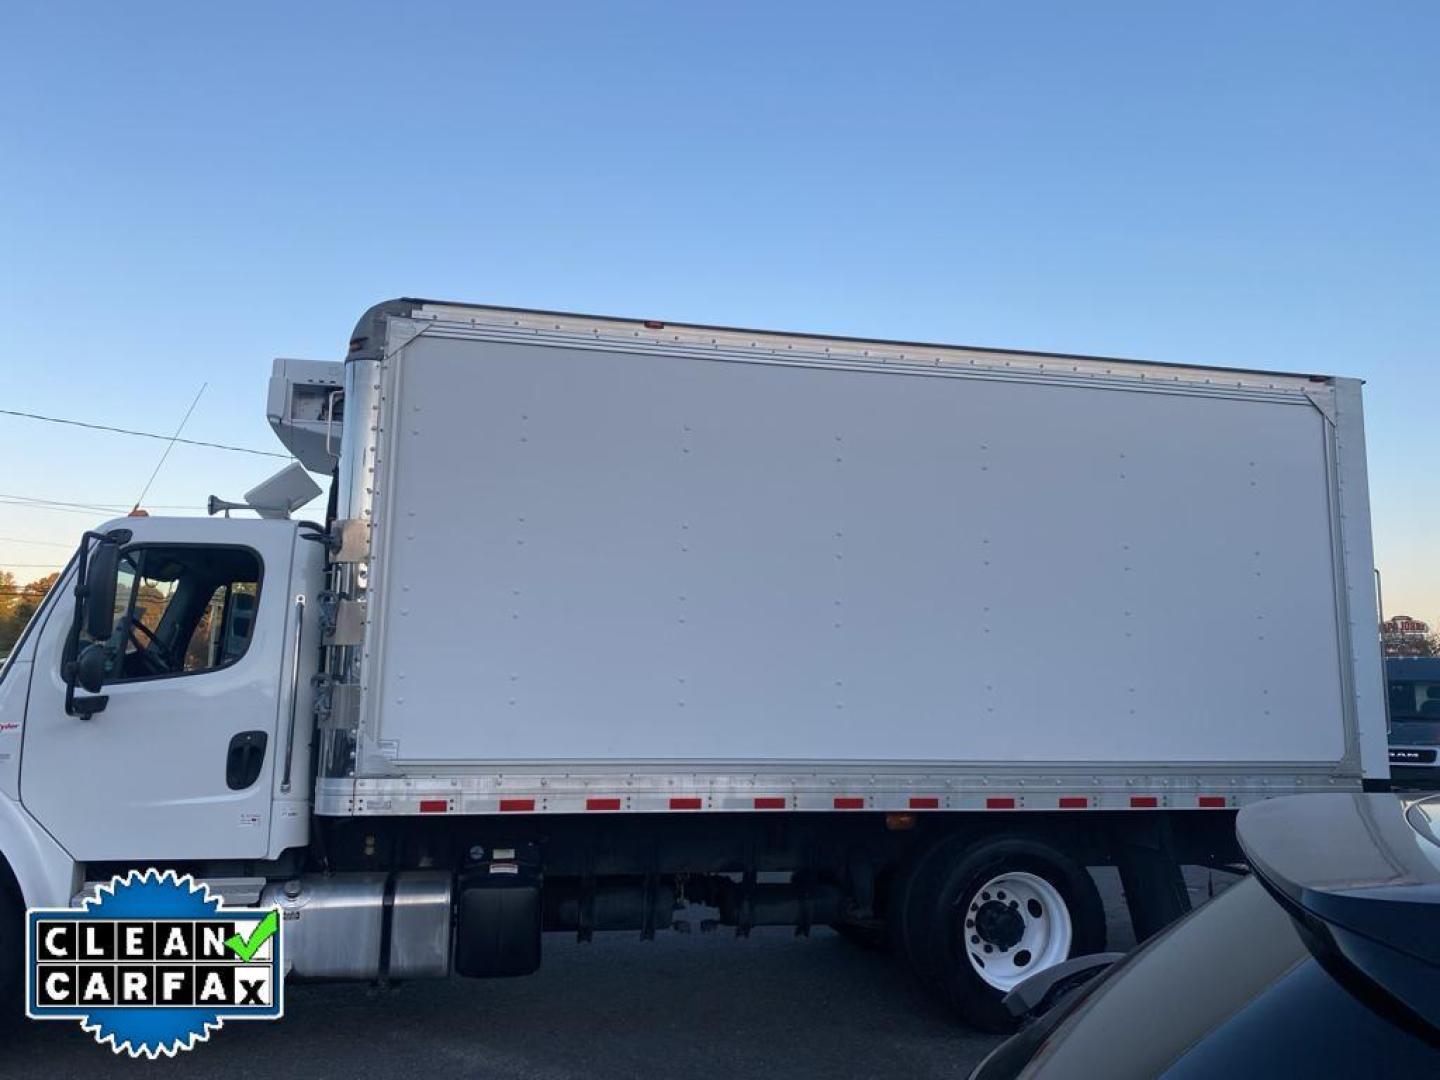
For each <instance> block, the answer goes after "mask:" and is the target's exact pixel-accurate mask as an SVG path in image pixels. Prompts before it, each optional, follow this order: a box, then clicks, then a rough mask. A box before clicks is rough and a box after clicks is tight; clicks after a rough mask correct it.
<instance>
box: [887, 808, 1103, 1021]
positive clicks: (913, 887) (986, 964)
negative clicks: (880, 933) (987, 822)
mask: <svg viewBox="0 0 1440 1080" xmlns="http://www.w3.org/2000/svg"><path fill="white" fill-rule="evenodd" d="M904 921H905V925H904V928H903V944H904V955H905V956H906V958H907V959H908V960H909V962H910V964H911V966H912V967H913V968H914V969H915V971H916V972H917V973H918V974H919V975H920V977H921V978H922V980H924V981H925V983H926V984H927V985H928V986H929V987H930V988H931V989H933V990H934V991H935V992H936V993H937V994H938V995H939V996H940V997H941V998H943V999H944V1000H945V1001H946V1002H947V1003H948V1004H950V1005H951V1006H952V1007H953V1008H955V1009H956V1010H957V1011H958V1012H959V1013H960V1014H961V1015H962V1016H963V1017H964V1018H965V1019H966V1020H968V1021H969V1022H970V1023H972V1024H974V1025H975V1026H976V1027H980V1028H984V1029H985V1030H988V1031H1004V1030H1008V1029H1010V1028H1012V1027H1014V1026H1015V1020H1014V1018H1013V1017H1011V1016H1010V1014H1009V1013H1008V1012H1007V1011H1006V1009H1005V1008H1004V1006H1003V1005H1002V1004H1001V999H1002V998H1003V997H1004V996H1005V995H1006V994H1007V993H1009V992H1010V991H1011V990H1013V989H1014V988H1015V987H1016V986H1017V985H1019V984H1020V983H1021V982H1023V981H1024V980H1025V979H1027V978H1029V977H1030V976H1031V975H1033V974H1035V973H1036V972H1037V971H1041V970H1043V969H1045V968H1047V967H1050V966H1051V965H1053V964H1058V963H1059V962H1060V961H1062V960H1065V959H1067V958H1069V957H1071V956H1082V955H1084V954H1086V953H1092V952H1099V951H1100V950H1101V949H1103V948H1104V947H1105V914H1104V906H1103V905H1102V904H1101V901H1100V893H1099V891H1098V890H1097V889H1096V888H1095V883H1094V881H1093V880H1091V878H1090V875H1089V873H1087V872H1086V870H1085V868H1084V867H1083V866H1081V865H1080V864H1079V863H1077V862H1076V861H1075V860H1074V859H1071V858H1070V857H1069V856H1068V855H1065V854H1064V853H1063V852H1060V851H1058V850H1056V849H1055V848H1054V847H1052V846H1050V845H1049V844H1047V843H1045V842H1044V841H1041V840H1038V839H1036V838H1034V837H1029V836H1022V835H1011V836H999V837H993V838H988V839H981V840H973V841H970V842H968V843H967V842H965V841H963V840H959V839H956V840H952V841H949V842H946V843H944V844H942V845H940V846H939V847H938V848H936V849H935V850H934V851H933V852H932V853H931V854H930V856H929V857H928V858H926V859H925V861H924V862H923V863H922V864H921V865H920V867H918V868H917V872H916V873H915V875H914V877H913V879H912V881H911V883H910V886H909V889H908V895H907V897H906V903H905V920H904Z"/></svg>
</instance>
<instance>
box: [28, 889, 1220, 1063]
mask: <svg viewBox="0 0 1440 1080" xmlns="http://www.w3.org/2000/svg"><path fill="white" fill-rule="evenodd" d="M1097 877H1098V878H1099V880H1100V886H1101V894H1102V895H1103V896H1104V898H1105V905H1106V911H1107V915H1108V919H1109V924H1110V946H1111V948H1117V949H1125V948H1128V947H1129V946H1130V944H1131V943H1132V942H1133V940H1134V939H1133V937H1132V935H1131V932H1130V925H1129V919H1128V917H1127V915H1126V913H1125V906H1124V900H1123V897H1122V896H1121V893H1120V889H1119V886H1118V883H1117V881H1116V877H1115V875H1114V874H1113V873H1111V872H1105V871H1102V872H1100V873H1098V874H1097ZM1187 877H1188V879H1189V882H1190V885H1191V893H1192V896H1193V898H1194V900H1195V902H1196V903H1197V904H1198V903H1200V902H1203V901H1204V899H1205V898H1206V897H1207V896H1208V895H1209V894H1210V892H1211V891H1212V889H1218V888H1220V887H1223V881H1222V878H1223V877H1224V876H1223V875H1219V874H1211V873H1209V872H1207V871H1203V870H1191V871H1189V872H1188V874H1187ZM997 1042H998V1039H997V1038H996V1037H995V1036H990V1035H984V1034H981V1033H979V1032H976V1031H974V1030H972V1029H970V1028H968V1027H966V1026H964V1025H963V1024H961V1023H959V1022H958V1021H956V1020H955V1019H954V1018H953V1017H952V1016H951V1015H950V1014H948V1013H947V1012H946V1011H945V1010H944V1009H943V1008H941V1007H940V1006H939V1005H938V1004H936V1003H935V1002H934V1001H932V1000H931V999H930V998H929V997H928V996H926V994H925V993H924V992H923V991H921V990H920V989H919V988H918V987H917V986H915V985H914V983H913V982H912V980H911V979H910V977H909V976H908V975H907V974H906V972H905V971H904V970H903V969H902V968H901V967H900V966H899V965H898V964H895V963H892V962H891V960H890V958H889V957H888V956H887V955H886V954H885V953H882V952H869V951H866V950H863V949H859V948H856V947H855V946H853V945H849V944H847V943H846V942H844V941H842V940H841V939H840V938H838V937H836V936H835V935H834V934H833V933H831V932H830V931H828V930H816V931H815V932H814V933H813V935H812V936H811V937H810V938H809V939H805V938H796V937H795V936H794V934H793V932H791V931H788V930H781V929H763V930H756V931H754V932H753V933H752V934H751V936H750V937H749V938H748V939H744V940H739V941H737V940H734V937H733V932H731V931H727V930H724V929H722V930H719V931H717V932H715V933H713V934H695V935H690V936H683V935H679V934H664V935H662V938H661V939H660V940H658V941H654V942H642V941H638V940H636V939H635V938H634V937H633V936H631V935H629V934H601V935H597V937H596V940H595V941H594V942H592V943H591V944H588V945H579V944H576V943H575V942H574V941H573V940H572V939H569V938H568V937H566V936H564V935H547V937H546V940H545V963H544V966H543V967H542V968H541V970H540V972H539V973H538V974H536V975H532V976H529V977H527V978H521V979H509V980H467V979H450V980H446V981H443V982H417V983H412V984H409V985H405V986H400V987H397V988H395V989H392V990H386V991H377V990H373V989H370V988H367V987H364V986H356V985H349V984H345V985H311V986H303V985H302V986H293V987H290V988H288V990H287V995H286V1015H285V1018H284V1019H283V1020H281V1021H280V1022H278V1023H274V1024H270V1023H265V1024H250V1025H246V1024H238V1023H232V1024H230V1025H228V1026H226V1027H225V1028H224V1029H223V1030H221V1031H219V1032H217V1033H216V1034H215V1035H214V1036H213V1037H212V1039H211V1041H210V1043H209V1044H208V1045H201V1046H197V1047H196V1049H195V1050H193V1051H191V1052H190V1053H188V1054H182V1055H180V1056H179V1057H178V1058H176V1059H174V1060H161V1061H157V1062H150V1061H145V1060H140V1061H132V1060H130V1059H128V1058H123V1057H117V1056H115V1055H114V1054H112V1053H111V1052H110V1050H109V1049H108V1048H103V1047H99V1046H97V1045H96V1044H95V1042H94V1041H93V1040H92V1039H91V1037H90V1036H89V1035H87V1034H85V1033H83V1032H82V1031H80V1029H79V1027H78V1025H76V1024H74V1023H71V1022H53V1023H45V1024H39V1023H30V1024H27V1025H26V1026H25V1027H24V1028H23V1029H22V1030H21V1031H20V1032H19V1033H18V1035H12V1036H11V1037H10V1040H9V1042H8V1044H7V1045H5V1046H3V1047H0V1076H4V1077H6V1078H9V1080H60V1078H69V1077H74V1076H83V1077H85V1078H86V1080H92V1078H100V1077H110V1076H139V1075H142V1074H143V1075H145V1076H152V1077H165V1076H194V1077H206V1078H216V1080H225V1078H231V1077H234V1078H240V1077H245V1078H254V1077H257V1076H264V1077H292V1076H294V1077H300V1076H303V1077H306V1078H309V1080H332V1078H333V1080H359V1078H362V1077H385V1078H400V1080H412V1078H413V1080H426V1078H429V1077H445V1078H447V1080H448V1078H453V1077H484V1078H487V1080H531V1078H534V1080H570V1078H584V1080H609V1078H616V1080H618V1078H622V1077H623V1078H626V1080H629V1078H631V1077H636V1076H641V1075H657V1076H660V1077H663V1078H665V1080H687V1078H691V1077H694V1078H697V1080H699V1078H702V1077H703V1078H705V1080H713V1078H714V1077H716V1076H740V1077H745V1076H765V1077H769V1078H774V1077H823V1078H825V1080H837V1078H843V1077H876V1078H884V1077H903V1078H905V1080H921V1078H926V1077H964V1076H965V1075H967V1074H968V1073H969V1071H970V1069H972V1068H973V1067H974V1066H975V1064H976V1063H977V1062H979V1061H980V1059H981V1058H983V1057H984V1056H985V1054H986V1053H988V1052H989V1050H990V1049H991V1048H992V1047H993V1046H994V1045H995V1044H996V1043H997Z"/></svg>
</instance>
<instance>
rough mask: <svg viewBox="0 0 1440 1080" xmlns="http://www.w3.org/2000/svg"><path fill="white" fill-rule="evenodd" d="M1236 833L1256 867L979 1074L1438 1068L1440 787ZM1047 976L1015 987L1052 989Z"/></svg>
mask: <svg viewBox="0 0 1440 1080" xmlns="http://www.w3.org/2000/svg"><path fill="white" fill-rule="evenodd" d="M1237 827H1238V831H1239V839H1240V844H1241V846H1242V847H1243V848H1244V850H1245V854H1246V857H1247V859H1248V860H1249V862H1250V865H1251V868H1252V869H1253V871H1254V873H1253V874H1252V875H1251V876H1250V877H1247V878H1245V879H1244V880H1242V881H1240V882H1239V883H1237V884H1236V885H1234V886H1232V887H1231V888H1230V889H1229V890H1228V891H1226V892H1224V893H1222V894H1221V895H1220V896H1219V897H1217V898H1216V899H1215V900H1212V901H1211V902H1210V903H1208V904H1206V905H1205V906H1204V907H1202V908H1200V909H1199V910H1198V911H1196V912H1195V913H1194V914H1192V915H1190V916H1189V917H1188V918H1185V919H1183V920H1181V921H1180V922H1178V923H1176V924H1175V925H1174V926H1172V927H1171V928H1170V929H1168V930H1166V931H1165V932H1164V933H1162V934H1160V935H1158V936H1157V937H1155V938H1154V939H1152V940H1151V941H1150V942H1148V943H1147V944H1145V945H1144V946H1142V947H1140V948H1139V949H1137V950H1135V951H1134V952H1132V953H1131V954H1130V955H1129V956H1128V957H1126V958H1125V959H1123V960H1121V961H1119V962H1118V963H1115V964H1114V965H1112V966H1110V967H1109V968H1108V969H1107V970H1105V971H1104V972H1103V974H1099V975H1096V976H1095V977H1094V978H1092V979H1090V981H1089V982H1086V983H1083V985H1080V986H1078V987H1077V988H1075V989H1072V990H1070V992H1069V993H1068V994H1066V995H1065V996H1063V997H1060V998H1059V1000H1058V1001H1056V1002H1055V1003H1054V1004H1053V1005H1052V1006H1051V1008H1050V1009H1049V1011H1048V1012H1045V1013H1043V1014H1042V1015H1038V1016H1035V1017H1034V1018H1032V1019H1031V1020H1029V1021H1028V1023H1027V1024H1026V1026H1024V1027H1023V1028H1021V1029H1020V1031H1019V1032H1018V1033H1017V1034H1016V1035H1014V1036H1013V1037H1012V1038H1011V1039H1009V1040H1008V1041H1007V1042H1005V1043H1004V1044H1002V1045H1001V1046H1000V1047H998V1048H997V1049H996V1050H995V1051H994V1053H992V1054H991V1055H990V1056H989V1057H988V1058H986V1059H985V1061H984V1062H982V1063H981V1064H980V1066H979V1067H978V1068H977V1069H976V1070H975V1072H974V1073H973V1074H972V1080H1001V1078H1010V1077H1025V1078H1027V1080H1028V1078H1035V1080H1040V1078H1044V1080H1059V1078H1085V1080H1090V1078H1094V1077H1105V1078H1106V1080H1125V1078H1129V1077H1166V1078H1169V1080H1179V1078H1186V1080H1188V1078H1191V1077H1223V1078H1224V1080H1238V1078H1242V1077H1289V1076H1297V1077H1299V1076H1304V1077H1319V1076H1326V1077H1328V1076H1336V1077H1351V1076H1356V1077H1360V1076H1364V1077H1407V1078H1408V1077H1440V796H1436V795H1431V796H1416V797H1413V798H1404V797H1401V796H1398V795H1391V794H1385V795H1376V794H1366V795H1359V794H1357V795H1341V794H1336V795H1297V796H1292V797H1290V798H1283V799H1274V800H1271V801H1268V802H1264V803H1259V804H1256V805H1254V806H1250V807H1247V808H1246V809H1245V810H1243V811H1242V812H1241V814H1240V816H1239V821H1238V826H1237ZM1084 974H1085V972H1084V971H1083V970H1077V975H1076V978H1077V979H1078V978H1083V976H1084ZM1044 978H1045V973H1041V975H1040V976H1037V977H1036V980H1037V986H1036V987H1029V988H1028V990H1029V993H1028V995H1027V994H1026V991H1027V986H1026V985H1025V984H1022V985H1021V986H1020V987H1019V988H1017V990H1016V991H1015V992H1014V994H1013V995H1012V996H1014V997H1015V999H1016V1000H1017V1001H1031V1000H1034V999H1035V998H1036V997H1044V988H1043V983H1042V982H1041V980H1044ZM1072 981H1073V980H1072ZM1062 982H1063V980H1062ZM1050 996H1051V997H1053V996H1054V995H1053V994H1052V995H1050Z"/></svg>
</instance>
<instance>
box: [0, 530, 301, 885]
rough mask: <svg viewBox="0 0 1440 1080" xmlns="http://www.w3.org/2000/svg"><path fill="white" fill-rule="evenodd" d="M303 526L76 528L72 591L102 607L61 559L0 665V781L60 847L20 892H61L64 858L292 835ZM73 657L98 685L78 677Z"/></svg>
mask: <svg viewBox="0 0 1440 1080" xmlns="http://www.w3.org/2000/svg"><path fill="white" fill-rule="evenodd" d="M303 537H304V531H303V529H302V528H301V527H300V526H299V525H298V524H297V523H295V522H292V521H288V520H242V519H238V518H235V519H224V518H219V519H193V518H178V519H177V518H152V517H133V518H125V519H121V520H118V521H114V522H110V523H108V524H106V525H104V526H101V528H100V529H98V530H96V532H95V533H94V534H87V539H86V545H87V548H88V550H87V552H86V561H87V562H88V563H89V567H90V573H89V580H88V582H87V584H86V591H87V592H88V594H89V599H90V602H91V606H92V607H93V605H94V603H95V602H96V601H100V602H103V603H105V604H106V605H107V608H108V610H106V611H103V612H97V613H95V617H93V618H89V617H86V612H85V611H84V610H83V605H77V604H76V602H75V592H76V584H77V581H76V579H77V574H78V572H79V570H80V567H81V559H79V558H77V559H76V560H73V561H72V562H71V564H70V566H69V567H68V568H67V569H66V570H65V571H64V573H62V575H61V577H60V579H59V580H58V581H57V583H56V585H55V587H54V588H53V590H52V591H51V595H50V596H49V597H48V598H47V600H46V602H45V604H44V605H43V606H42V607H41V609H40V610H39V612H37V614H36V616H35V618H34V621H33V623H32V625H31V626H30V627H29V629H28V630H27V632H26V634H25V636H24V638H23V639H22V640H21V641H20V642H19V643H18V645H17V647H16V649H15V652H14V655H13V656H12V657H11V659H10V661H9V663H8V664H7V666H6V668H5V670H4V674H3V677H0V793H3V795H4V796H5V797H6V798H7V799H9V800H14V803H12V805H11V807H10V810H9V813H11V814H17V813H24V814H26V815H29V816H30V817H32V818H33V819H34V820H35V821H36V822H37V823H39V825H40V826H41V827H42V828H43V831H44V834H45V836H46V837H47V838H48V839H50V840H51V841H53V842H54V843H55V844H57V845H58V846H59V848H60V849H62V850H63V852H64V855H65V858H64V859H62V858H60V857H58V855H57V856H56V858H55V859H54V860H50V861H52V862H54V863H55V864H57V865H56V866H55V867H52V868H51V869H50V870H48V871H47V872H44V873H42V874H41V875H40V881H39V882H29V883H28V884H29V885H30V887H29V888H26V889H25V895H26V897H27V900H29V902H30V903H31V904H38V903H64V902H67V901H68V900H69V897H70V895H71V892H70V890H71V887H72V886H73V885H75V884H76V883H75V882H71V881H68V880H67V875H65V874H64V873H61V872H60V870H59V869H58V864H60V863H63V862H65V861H71V862H76V863H86V864H97V863H98V864H103V863H106V862H116V863H121V862H123V863H138V864H144V863H152V864H165V863H174V862H176V861H181V860H199V859H204V860H211V861H213V860H217V859H219V860H232V859H233V860H264V859H274V858H276V857H277V856H278V855H279V853H280V852H282V851H284V850H285V849H287V848H294V847H297V846H301V845H303V844H304V843H305V840H306V835H307V832H306V827H307V823H308V818H309V790H308V783H307V782H300V783H297V782H296V780H297V778H299V777H307V776H308V771H307V770H308V768H309V753H310V748H309V731H310V725H309V692H310V691H309V680H310V677H311V675H312V674H313V673H314V669H315V662H316V660H315V658H316V655H317V650H316V649H315V648H308V649H307V648H306V644H307V627H306V622H307V620H310V621H313V604H312V603H311V602H310V600H311V597H313V595H314V593H315V590H316V586H317V583H318V582H319V581H320V579H321V574H322V572H323V558H324V555H323V550H322V549H321V548H320V546H319V545H317V544H315V543H309V542H306V540H305V539H304V538H303ZM102 548H103V549H107V555H106V557H104V558H103V559H102V558H100V557H98V556H97V554H96V552H97V551H99V550H101V549H102ZM101 575H103V577H104V580H99V578H100V576H101ZM313 635H314V630H313V627H311V628H310V640H309V643H310V644H312V645H313V643H314V641H315V640H316V638H315V637H314V636H313ZM84 663H90V664H93V665H94V666H96V667H97V668H98V669H99V677H98V678H95V677H94V674H93V673H92V674H91V675H90V676H89V677H90V678H94V681H95V684H96V692H93V693H92V692H87V691H86V690H85V688H84V687H83V686H82V685H77V682H78V680H79V679H80V678H81V677H83V676H84V675H85V673H84V672H83V671H80V670H77V669H80V668H82V667H83V664H84ZM102 686H103V692H100V689H101V687H102ZM16 804H18V805H16ZM19 873H20V871H17V876H18V874H19ZM25 873H26V876H27V877H30V876H31V875H32V874H33V873H34V871H33V870H31V869H27V870H26V871H25ZM22 884H27V883H22Z"/></svg>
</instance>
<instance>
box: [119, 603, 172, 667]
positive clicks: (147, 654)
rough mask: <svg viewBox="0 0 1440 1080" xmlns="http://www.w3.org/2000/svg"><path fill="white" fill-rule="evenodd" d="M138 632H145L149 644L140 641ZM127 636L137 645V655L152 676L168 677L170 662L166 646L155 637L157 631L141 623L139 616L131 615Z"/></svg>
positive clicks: (127, 625) (127, 624) (126, 625)
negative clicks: (166, 653)
mask: <svg viewBox="0 0 1440 1080" xmlns="http://www.w3.org/2000/svg"><path fill="white" fill-rule="evenodd" d="M136 630H141V631H144V633H145V637H146V638H147V639H149V644H148V645H147V644H146V643H145V642H143V641H141V640H140V635H139V634H137V633H135V631H136ZM125 636H126V637H127V638H129V639H130V641H132V642H133V643H134V645H135V655H136V656H138V657H140V663H142V664H144V665H145V668H146V670H147V671H149V672H150V674H151V675H168V674H169V673H170V661H169V659H168V658H167V657H166V655H165V649H164V646H162V645H161V644H160V642H159V641H158V640H156V637H155V631H153V630H151V629H150V628H149V627H148V626H146V625H145V624H144V623H143V622H141V621H140V617H139V616H138V615H130V616H128V617H127V618H126V620H125Z"/></svg>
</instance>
